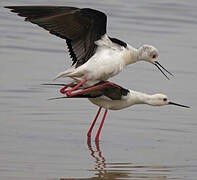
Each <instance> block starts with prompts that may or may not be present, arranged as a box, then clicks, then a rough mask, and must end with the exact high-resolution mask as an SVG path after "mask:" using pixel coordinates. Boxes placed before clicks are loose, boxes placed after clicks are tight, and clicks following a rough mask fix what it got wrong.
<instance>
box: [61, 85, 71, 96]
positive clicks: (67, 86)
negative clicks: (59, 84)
mask: <svg viewBox="0 0 197 180" xmlns="http://www.w3.org/2000/svg"><path fill="white" fill-rule="evenodd" d="M71 85H72V83H70V84H66V85H65V86H64V87H63V88H61V89H60V93H62V94H65V93H66V91H65V89H67V88H69V87H70V86H71Z"/></svg>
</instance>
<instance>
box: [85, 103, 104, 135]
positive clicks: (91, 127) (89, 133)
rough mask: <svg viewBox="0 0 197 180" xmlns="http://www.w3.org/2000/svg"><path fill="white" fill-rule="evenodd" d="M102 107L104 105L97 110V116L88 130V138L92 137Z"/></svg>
mask: <svg viewBox="0 0 197 180" xmlns="http://www.w3.org/2000/svg"><path fill="white" fill-rule="evenodd" d="M101 109H102V107H100V108H99V110H98V112H97V114H96V116H95V118H94V121H93V122H92V125H91V126H90V129H89V131H88V133H87V136H88V138H90V137H91V133H92V129H93V127H94V125H95V123H96V120H97V119H98V116H99V114H100V112H101Z"/></svg>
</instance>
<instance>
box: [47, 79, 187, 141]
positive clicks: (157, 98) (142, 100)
mask: <svg viewBox="0 0 197 180" xmlns="http://www.w3.org/2000/svg"><path fill="white" fill-rule="evenodd" d="M62 98H88V99H89V101H90V102H92V103H93V104H95V105H97V106H99V109H98V112H97V114H96V117H95V118H94V121H93V123H92V125H91V127H90V129H89V131H88V133H87V136H88V138H90V137H91V133H92V129H93V127H94V125H95V123H96V121H97V119H98V116H99V114H100V112H101V109H102V108H104V109H105V112H104V115H103V118H102V121H101V124H100V127H99V129H98V131H97V134H96V138H95V140H96V141H98V140H99V136H100V132H101V129H102V127H103V124H104V121H105V118H106V115H107V112H108V110H120V109H124V108H127V107H130V106H132V105H136V104H147V105H151V106H164V105H176V106H180V107H185V108H189V106H185V105H182V104H177V103H174V102H172V101H170V100H169V99H168V97H167V96H166V95H164V94H153V95H150V94H145V93H141V92H137V91H133V90H131V89H125V88H123V87H121V86H119V85H117V84H114V83H111V82H109V81H106V82H100V83H98V84H97V85H95V86H93V87H92V88H91V89H89V88H87V89H84V91H83V92H78V93H75V94H73V96H72V97H59V98H51V100H52V99H62Z"/></svg>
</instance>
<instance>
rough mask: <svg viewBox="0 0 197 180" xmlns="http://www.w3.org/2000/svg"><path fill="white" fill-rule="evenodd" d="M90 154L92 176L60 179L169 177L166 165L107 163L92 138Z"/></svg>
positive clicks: (155, 179)
mask: <svg viewBox="0 0 197 180" xmlns="http://www.w3.org/2000/svg"><path fill="white" fill-rule="evenodd" d="M87 145H88V149H89V151H90V155H91V156H92V158H93V159H94V161H95V167H94V168H93V169H92V170H90V171H94V172H95V176H94V177H91V178H60V180H80V179H83V180H88V179H89V180H91V179H92V180H93V179H94V180H96V179H98V180H102V179H105V180H108V179H109V180H115V179H121V178H124V179H138V180H140V179H141V180H142V179H146V180H165V179H168V175H169V172H170V170H169V167H166V166H140V165H133V164H132V163H123V162H120V163H107V162H106V158H105V157H104V156H103V153H102V151H101V149H100V145H99V141H95V149H94V147H93V146H92V144H91V139H90V138H88V139H87ZM173 179H177V178H173Z"/></svg>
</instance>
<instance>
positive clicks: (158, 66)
mask: <svg viewBox="0 0 197 180" xmlns="http://www.w3.org/2000/svg"><path fill="white" fill-rule="evenodd" d="M154 65H155V66H156V67H157V68H158V69H159V70H160V71H161V72H162V74H163V75H164V76H165V77H166V78H167V79H168V80H170V78H169V77H168V76H167V75H166V74H165V73H164V71H166V72H167V73H168V74H170V75H171V76H174V75H173V74H172V73H171V72H169V71H168V70H167V69H166V68H164V67H163V66H162V65H161V64H160V63H159V62H158V61H155V64H154ZM162 69H163V70H164V71H163V70H162Z"/></svg>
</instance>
